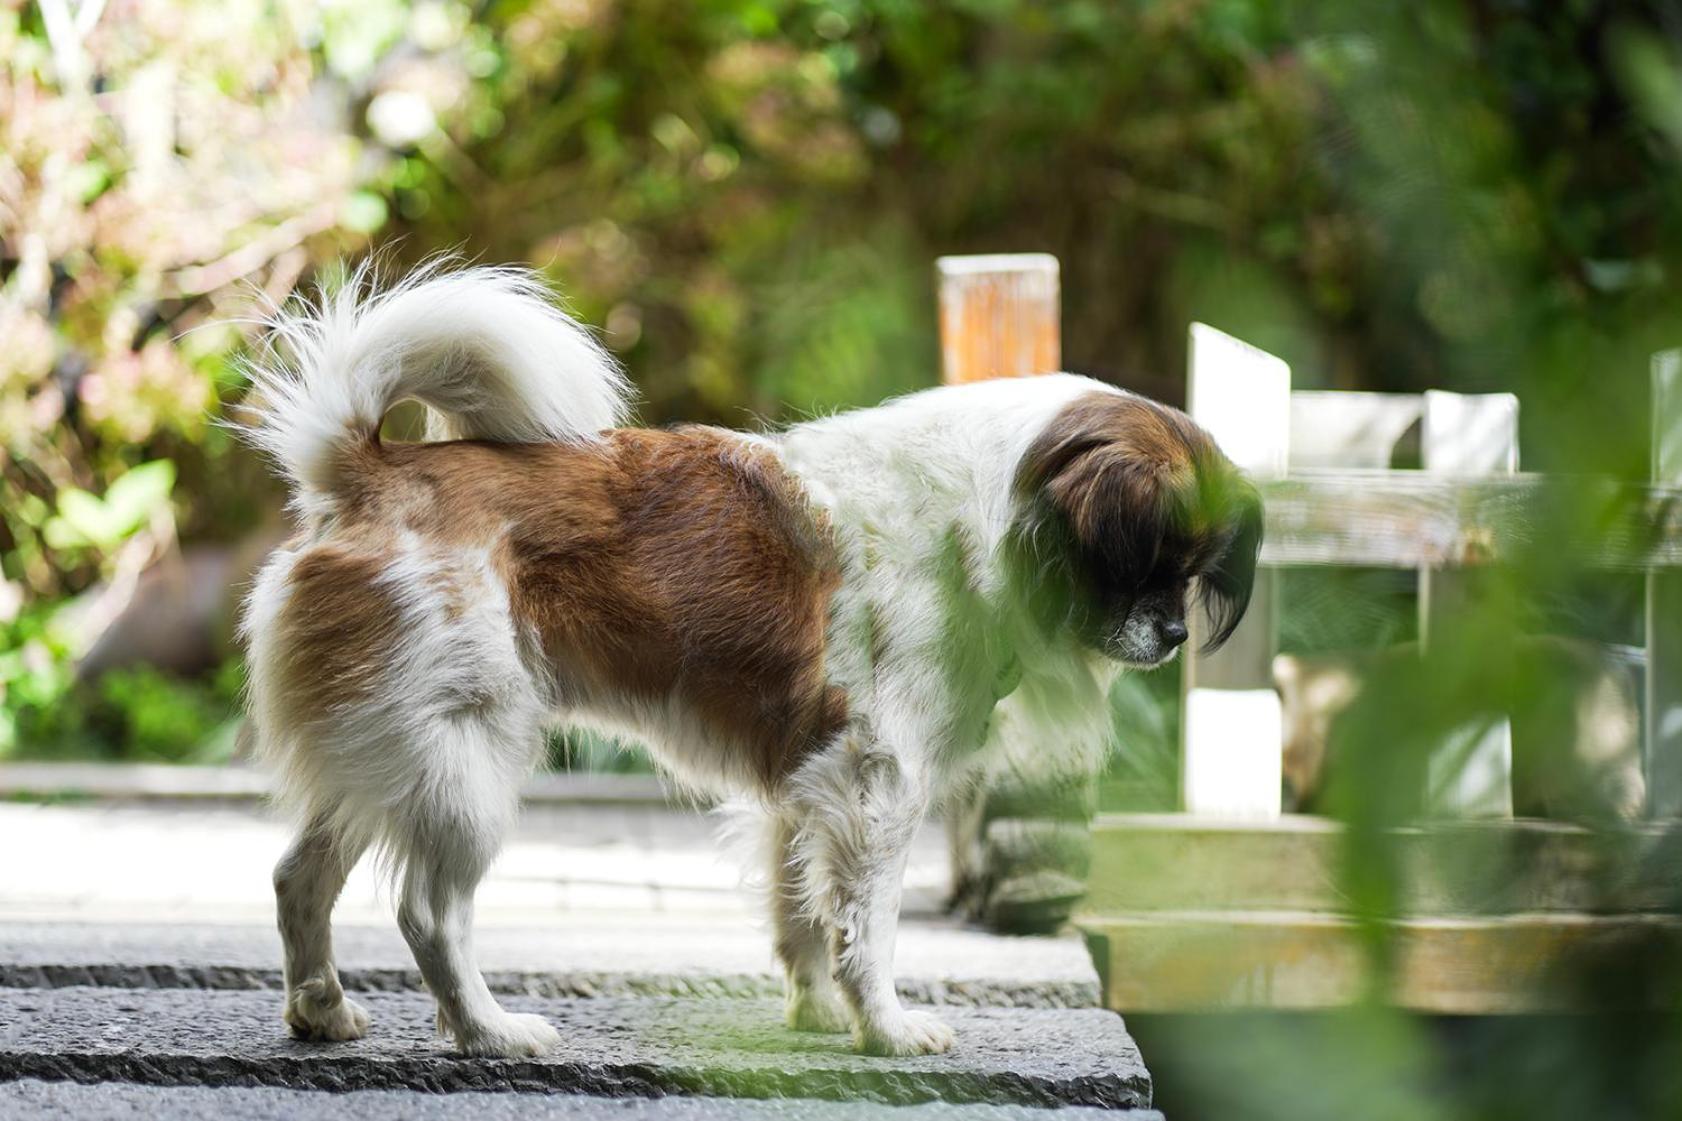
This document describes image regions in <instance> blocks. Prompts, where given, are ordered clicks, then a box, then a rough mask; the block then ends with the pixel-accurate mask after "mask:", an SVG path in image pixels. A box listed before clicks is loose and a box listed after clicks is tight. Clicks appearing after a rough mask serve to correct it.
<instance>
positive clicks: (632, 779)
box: [0, 762, 678, 806]
mask: <svg viewBox="0 0 1682 1121" xmlns="http://www.w3.org/2000/svg"><path fill="white" fill-rule="evenodd" d="M274 785H275V784H274V779H273V778H272V777H271V776H270V775H269V773H268V772H267V771H265V770H263V769H261V768H259V767H254V766H245V765H240V764H228V765H227V766H221V767H211V766H192V765H189V764H181V763H173V764H166V763H58V762H21V763H0V798H47V799H98V800H111V799H119V800H124V801H149V800H164V801H179V800H186V801H191V800H198V799H214V800H218V801H262V800H264V799H266V798H268V797H269V795H270V794H272V793H273V792H274ZM520 797H521V798H522V799H523V800H524V801H525V802H527V803H528V804H532V803H556V804H561V805H572V804H594V805H639V806H640V805H655V806H663V805H667V804H669V803H672V802H674V801H677V800H678V799H677V798H675V797H674V795H673V793H672V788H671V786H670V785H669V784H668V783H666V782H664V781H663V780H662V779H661V778H660V777H659V776H657V775H609V774H586V773H576V774H575V773H560V772H551V771H544V772H541V773H539V774H535V775H532V776H531V777H530V778H528V779H527V780H526V781H525V784H524V785H523V786H522V787H521V788H520Z"/></svg>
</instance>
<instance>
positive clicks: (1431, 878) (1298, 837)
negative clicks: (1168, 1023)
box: [1082, 814, 1678, 915]
mask: <svg viewBox="0 0 1682 1121" xmlns="http://www.w3.org/2000/svg"><path fill="white" fill-rule="evenodd" d="M1342 842H1343V835H1342V829H1341V827H1340V826H1339V825H1338V824H1336V823H1335V822H1332V821H1330V820H1328V819H1326V818H1319V817H1307V816H1296V815H1287V816H1285V817H1282V818H1279V819H1277V820H1272V821H1259V822H1252V821H1228V820H1221V819H1213V818H1199V817H1195V816H1193V815H1190V814H1102V815H1100V816H1099V817H1098V818H1097V820H1096V821H1095V822H1094V823H1093V855H1092V872H1091V876H1090V877H1089V880H1088V884H1089V893H1088V897H1087V900H1086V902H1085V903H1084V904H1083V906H1082V910H1083V912H1085V913H1089V914H1096V915H1117V914H1137V913H1144V912H1151V911H1308V912H1324V913H1329V914H1337V913H1341V912H1342V911H1343V910H1345V908H1346V901H1345V899H1344V897H1343V894H1342V892H1341V890H1340V877H1341V870H1340V869H1341V860H1342ZM1389 843H1390V844H1391V845H1392V846H1393V848H1394V851H1395V852H1396V854H1397V858H1398V860H1399V862H1400V866H1401V876H1400V881H1401V889H1402V896H1401V898H1400V900H1399V909H1400V911H1401V912H1402V913H1404V914H1408V915H1439V914H1440V915H1467V914H1501V913H1508V912H1550V911H1559V912H1572V913H1605V914H1625V913H1643V912H1662V911H1667V910H1674V909H1675V906H1676V903H1677V891H1678V889H1677V886H1676V882H1675V876H1674V874H1673V868H1674V861H1673V860H1669V859H1665V858H1664V853H1663V851H1662V850H1663V848H1664V846H1665V845H1666V843H1667V839H1666V831H1665V830H1664V829H1662V828H1657V827H1628V828H1619V829H1605V830H1591V829H1584V828H1581V827H1577V826H1572V825H1564V824H1559V823H1555V822H1542V821H1499V822H1494V821H1491V822H1458V823H1452V824H1449V823H1445V824H1440V825H1432V826H1430V827H1423V828H1410V829H1397V830H1393V831H1391V833H1390V834H1389ZM1669 843H1670V844H1671V845H1672V846H1674V841H1673V840H1672V841H1670V842H1669Z"/></svg>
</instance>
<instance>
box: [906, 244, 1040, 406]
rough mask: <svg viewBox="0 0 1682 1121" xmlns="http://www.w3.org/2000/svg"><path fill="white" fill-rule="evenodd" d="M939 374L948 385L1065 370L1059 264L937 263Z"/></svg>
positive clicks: (1036, 259) (1018, 257)
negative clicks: (1059, 304) (938, 278)
mask: <svg viewBox="0 0 1682 1121" xmlns="http://www.w3.org/2000/svg"><path fill="white" fill-rule="evenodd" d="M935 271H936V272H937V273H938V274H939V277H940V374H941V380H942V381H945V382H946V383H948V384H957V383H958V382H966V381H981V380H983V379H984V378H1015V377H1022V376H1024V375H1027V374H1050V373H1056V372H1057V371H1058V370H1061V369H1062V368H1063V343H1062V331H1061V327H1060V324H1059V308H1058V287H1057V258H1056V257H1053V256H1052V255H1051V254H1049V253H996V254H988V255H985V256H979V257H941V258H940V259H938V260H937V261H935Z"/></svg>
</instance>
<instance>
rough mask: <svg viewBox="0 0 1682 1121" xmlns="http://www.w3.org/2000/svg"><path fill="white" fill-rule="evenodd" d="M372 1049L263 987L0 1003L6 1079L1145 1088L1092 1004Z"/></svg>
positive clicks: (616, 1029)
mask: <svg viewBox="0 0 1682 1121" xmlns="http://www.w3.org/2000/svg"><path fill="white" fill-rule="evenodd" d="M363 1001H364V1003H365V1004H366V1005H367V1006H368V1009H369V1011H370V1012H371V1014H372V1016H373V1020H374V1027H373V1030H372V1032H371V1033H370V1035H369V1037H368V1038H367V1039H364V1040H361V1041H358V1042H356V1043H348V1044H308V1043H300V1042H296V1041H294V1040H291V1039H289V1038H287V1037H286V1036H285V1035H284V1034H283V1033H282V1030H281V1027H280V1024H279V1018H278V1004H277V1002H276V998H275V995H274V994H272V993H258V992H241V991H236V992H202V991H186V990H171V991H129V992H116V993H114V992H112V991H111V990H102V989H54V990H41V991H31V990H13V991H9V992H0V1025H4V1026H0V1081H5V1080H14V1079H19V1078H43V1079H48V1080H53V1081H78V1082H91V1081H121V1082H136V1083H149V1084H154V1085H207V1086H227V1085H245V1086H249V1085H254V1084H256V1085H268V1086H274V1087H279V1088H286V1089H317V1090H380V1089H408V1090H426V1091H431V1092H452V1091H461V1090H505V1091H526V1092H531V1091H566V1092H571V1093H576V1094H595V1095H602V1096H636V1097H648V1096H659V1095H662V1094H693V1095H704V1096H716V1097H740V1098H779V1097H801V1098H819V1099H826V1100H852V1101H859V1100H863V1101H875V1102H882V1103H886V1104H914V1103H917V1102H924V1101H936V1100H940V1101H947V1102H992V1103H1000V1104H1023V1105H1040V1106H1050V1105H1089V1106H1103V1107H1108V1108H1133V1107H1140V1108H1142V1107H1146V1106H1148V1105H1149V1103H1150V1076H1149V1075H1148V1074H1147V1073H1146V1071H1145V1068H1144V1066H1143V1064H1142V1062H1141V1061H1140V1058H1139V1053H1138V1050H1137V1048H1136V1047H1135V1046H1134V1044H1133V1042H1132V1040H1131V1038H1130V1037H1129V1036H1128V1035H1127V1033H1126V1030H1125V1029H1124V1027H1123V1025H1122V1021H1121V1019H1120V1017H1118V1016H1115V1015H1114V1014H1112V1013H1109V1012H1105V1011H1102V1010H1098V1009H1079V1010H1077V1009H1059V1010H1045V1011H1041V1010H1033V1009H989V1008H948V1009H943V1010H942V1013H941V1014H942V1016H943V1017H945V1018H946V1019H947V1021H948V1022H949V1023H951V1024H952V1026H953V1027H954V1028H955V1029H956V1030H957V1032H958V1038H959V1042H958V1044H957V1046H956V1047H955V1048H954V1049H953V1050H952V1051H951V1052H949V1053H948V1054H946V1055H934V1056H924V1057H921V1058H914V1059H880V1058H873V1057H870V1056H863V1055H858V1054H855V1053H853V1052H852V1050H851V1049H850V1048H849V1046H848V1043H847V1040H846V1038H845V1037H844V1036H839V1035H811V1034H801V1033H795V1032H791V1031H788V1030H786V1029H785V1028H783V1027H782V1025H781V1016H780V1006H779V1004H778V1003H777V1002H775V1001H771V1000H757V1001H750V1000H724V999H720V1000H695V999H682V998H643V999H616V998H603V999H567V1000H543V999H536V998H530V997H515V998H510V999H509V1000H507V1001H506V1004H507V1006H508V1007H509V1008H510V1009H511V1010H515V1011H526V1012H538V1013H541V1014H543V1015H545V1016H547V1017H548V1018H549V1019H550V1021H551V1022H552V1023H554V1024H555V1025H556V1026H557V1027H558V1028H560V1030H561V1036H562V1044H561V1046H560V1048H558V1049H557V1050H556V1051H555V1052H553V1053H551V1054H550V1055H548V1056H546V1057H544V1058H542V1059H535V1060H498V1061H486V1060H467V1059H459V1058H456V1057H454V1056H452V1055H450V1054H449V1053H448V1052H447V1051H446V1050H445V1049H444V1047H443V1045H442V1044H441V1043H440V1041H439V1040H437V1039H436V1037H435V1036H434V1034H433V1005H432V1002H431V1000H429V999H428V998H426V997H424V996H420V995H414V994H385V993H373V994H367V995H366V996H365V997H364V998H363Z"/></svg>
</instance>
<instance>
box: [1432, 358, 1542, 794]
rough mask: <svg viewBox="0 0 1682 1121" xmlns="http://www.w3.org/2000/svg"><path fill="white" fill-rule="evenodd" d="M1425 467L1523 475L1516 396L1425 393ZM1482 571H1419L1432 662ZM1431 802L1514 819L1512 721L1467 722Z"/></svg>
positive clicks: (1441, 751)
mask: <svg viewBox="0 0 1682 1121" xmlns="http://www.w3.org/2000/svg"><path fill="white" fill-rule="evenodd" d="M1420 459H1421V466H1423V467H1424V469H1425V470H1426V471H1428V472H1430V473H1431V474H1433V475H1446V476H1450V477H1453V478H1476V477H1480V476H1489V475H1511V474H1513V473H1514V472H1515V471H1517V470H1518V398H1517V397H1515V396H1514V395H1512V394H1511V393H1476V394H1464V393H1444V392H1441V391H1439V390H1428V391H1427V392H1426V394H1425V421H1424V426H1423V428H1422V429H1421V432H1420ZM1476 581H1477V573H1476V572H1465V571H1460V570H1456V569H1452V568H1450V569H1441V570H1438V571H1434V572H1433V571H1421V572H1420V574H1419V637H1420V643H1421V649H1422V650H1423V651H1424V653H1425V656H1426V657H1430V650H1431V644H1432V642H1433V641H1435V635H1436V632H1437V631H1438V630H1439V629H1440V628H1439V627H1438V626H1437V625H1435V623H1436V620H1440V619H1446V618H1451V617H1452V614H1453V613H1455V612H1458V611H1460V610H1462V609H1463V606H1464V605H1465V603H1466V601H1467V599H1468V598H1469V597H1470V596H1472V595H1475V594H1476V591H1475V588H1476ZM1426 781H1427V787H1426V805H1427V806H1428V807H1430V809H1431V811H1432V812H1434V813H1436V814H1439V815H1444V816H1450V817H1511V816H1512V815H1513V728H1512V722H1511V721H1509V720H1508V719H1507V718H1505V717H1501V718H1499V719H1496V720H1493V721H1482V722H1477V723H1473V724H1467V725H1463V726H1462V727H1460V728H1457V729H1455V730H1454V732H1453V733H1451V734H1450V735H1449V737H1448V740H1447V741H1446V742H1445V743H1443V744H1441V745H1440V746H1438V747H1437V748H1436V749H1435V750H1434V751H1433V752H1432V754H1431V758H1430V760H1429V763H1428V773H1427V780H1426Z"/></svg>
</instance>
